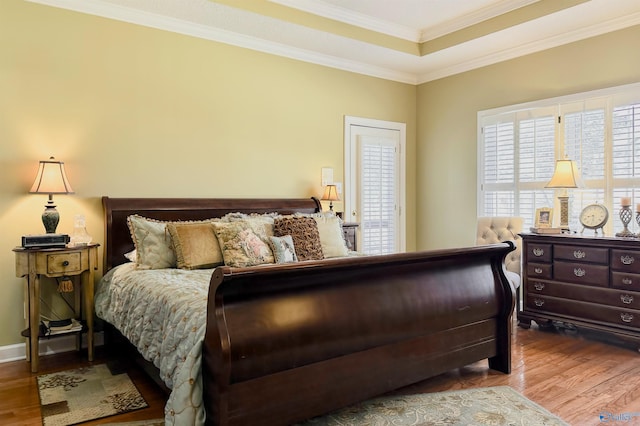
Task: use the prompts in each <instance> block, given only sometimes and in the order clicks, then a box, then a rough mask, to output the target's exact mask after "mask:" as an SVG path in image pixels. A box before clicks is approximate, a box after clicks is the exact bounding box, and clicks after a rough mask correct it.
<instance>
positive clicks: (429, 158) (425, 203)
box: [416, 26, 640, 249]
mask: <svg viewBox="0 0 640 426" xmlns="http://www.w3.org/2000/svg"><path fill="white" fill-rule="evenodd" d="M638 40H640V26H636V27H632V28H629V29H626V30H621V31H618V32H615V33H611V34H607V35H603V36H600V37H596V38H592V39H588V40H585V41H581V42H576V43H573V44H570V45H566V46H562V47H558V48H555V49H550V50H547V51H544V52H541V53H536V54H532V55H528V56H525V57H522V58H518V59H514V60H511V61H506V62H503V63H499V64H496V65H492V66H488V67H484V68H482V69H478V70H475V71H470V72H467V73H463V74H459V75H456V76H452V77H449V78H444V79H441V80H437V81H433V82H429V83H425V84H422V85H420V86H419V87H418V120H417V122H418V137H417V155H418V160H417V164H418V175H417V198H416V212H417V214H416V217H417V248H418V249H432V248H440V247H457V246H466V245H472V244H474V242H475V226H476V217H477V215H476V206H477V197H476V193H477V163H476V161H477V159H476V155H477V127H476V126H477V113H478V111H481V110H486V109H490V108H495V107H500V106H505V105H512V104H518V103H523V102H528V101H534V100H537V99H546V98H552V97H555V96H561V95H568V94H572V93H577V92H583V91H589V90H595V89H602V88H606V87H611V86H618V85H623V84H628V83H636V82H638V81H640V55H639V54H638V47H639V45H638Z"/></svg>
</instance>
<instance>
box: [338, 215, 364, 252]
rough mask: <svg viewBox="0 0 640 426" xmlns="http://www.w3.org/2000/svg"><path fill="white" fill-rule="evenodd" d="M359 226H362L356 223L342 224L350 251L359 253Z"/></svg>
mask: <svg viewBox="0 0 640 426" xmlns="http://www.w3.org/2000/svg"><path fill="white" fill-rule="evenodd" d="M358 226H360V224H358V223H355V222H343V223H342V233H343V235H344V240H345V241H346V243H347V248H348V249H349V250H353V251H358V235H357V233H356V231H357V230H358Z"/></svg>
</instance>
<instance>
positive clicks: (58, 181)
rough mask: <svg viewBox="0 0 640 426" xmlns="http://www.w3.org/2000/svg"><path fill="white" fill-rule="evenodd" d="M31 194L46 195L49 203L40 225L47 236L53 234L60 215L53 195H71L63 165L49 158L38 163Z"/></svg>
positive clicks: (71, 191) (71, 190)
mask: <svg viewBox="0 0 640 426" xmlns="http://www.w3.org/2000/svg"><path fill="white" fill-rule="evenodd" d="M29 192H30V193H31V194H48V195H49V201H48V202H47V204H46V205H45V209H44V212H43V213H42V223H43V225H44V229H45V230H46V231H47V234H55V232H56V228H57V227H58V222H60V214H59V213H58V210H56V205H55V204H54V203H53V194H73V189H71V185H70V184H69V180H68V179H67V174H66V173H65V171H64V163H63V162H62V161H58V160H56V159H55V158H53V157H51V158H49V159H48V160H43V161H40V167H39V168H38V174H37V175H36V179H35V181H34V182H33V186H31V189H30V190H29Z"/></svg>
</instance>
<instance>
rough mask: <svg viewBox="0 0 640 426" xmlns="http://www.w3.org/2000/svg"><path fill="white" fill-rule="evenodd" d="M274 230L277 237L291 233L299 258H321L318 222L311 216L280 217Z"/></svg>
mask: <svg viewBox="0 0 640 426" xmlns="http://www.w3.org/2000/svg"><path fill="white" fill-rule="evenodd" d="M273 232H274V234H275V236H276V237H283V236H285V235H291V238H292V239H293V245H294V246H295V249H296V256H298V260H320V259H323V258H324V256H323V254H322V246H321V245H320V234H319V233H318V224H317V223H316V221H315V219H313V218H311V217H280V218H276V219H275V220H274V222H273Z"/></svg>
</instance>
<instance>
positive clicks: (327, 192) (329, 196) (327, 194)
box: [322, 185, 340, 211]
mask: <svg viewBox="0 0 640 426" xmlns="http://www.w3.org/2000/svg"><path fill="white" fill-rule="evenodd" d="M322 200H324V201H329V211H333V202H334V201H340V197H339V196H338V188H337V187H336V186H335V185H327V186H325V187H324V194H323V195H322Z"/></svg>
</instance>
